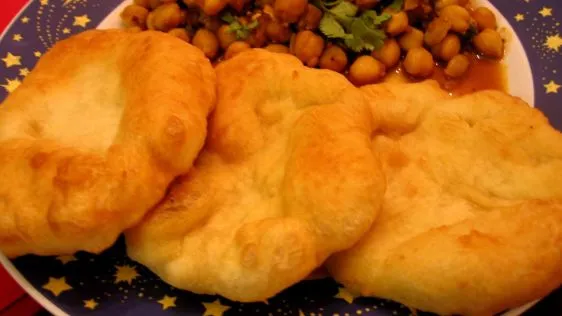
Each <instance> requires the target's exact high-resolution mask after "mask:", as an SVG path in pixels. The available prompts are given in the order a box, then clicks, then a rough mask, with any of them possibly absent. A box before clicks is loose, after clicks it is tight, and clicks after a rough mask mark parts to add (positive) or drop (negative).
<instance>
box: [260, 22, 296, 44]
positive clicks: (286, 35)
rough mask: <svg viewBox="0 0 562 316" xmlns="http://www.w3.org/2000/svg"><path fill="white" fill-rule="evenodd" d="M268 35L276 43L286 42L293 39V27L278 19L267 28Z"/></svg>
mask: <svg viewBox="0 0 562 316" xmlns="http://www.w3.org/2000/svg"><path fill="white" fill-rule="evenodd" d="M265 33H266V34H267V37H268V38H269V39H270V40H271V41H272V42H274V43H285V42H288V41H289V40H290V39H291V29H289V26H288V25H283V24H281V23H280V22H278V21H271V22H269V23H268V24H267V26H266V28H265Z"/></svg>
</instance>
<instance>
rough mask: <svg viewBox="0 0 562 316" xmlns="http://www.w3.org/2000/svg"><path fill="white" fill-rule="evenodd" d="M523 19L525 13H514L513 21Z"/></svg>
mask: <svg viewBox="0 0 562 316" xmlns="http://www.w3.org/2000/svg"><path fill="white" fill-rule="evenodd" d="M523 20H525V15H523V14H521V13H519V14H517V15H515V21H517V22H521V21H523Z"/></svg>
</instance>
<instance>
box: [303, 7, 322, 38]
mask: <svg viewBox="0 0 562 316" xmlns="http://www.w3.org/2000/svg"><path fill="white" fill-rule="evenodd" d="M321 19H322V11H320V9H318V8H317V7H316V6H314V5H312V4H308V5H307V6H306V12H305V13H304V15H303V16H302V17H301V19H300V20H299V24H298V29H299V31H302V30H315V29H317V28H318V26H319V25H320V20H321Z"/></svg>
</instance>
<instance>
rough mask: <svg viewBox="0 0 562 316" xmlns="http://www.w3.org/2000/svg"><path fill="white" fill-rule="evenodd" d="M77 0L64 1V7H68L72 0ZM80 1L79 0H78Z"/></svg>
mask: <svg viewBox="0 0 562 316" xmlns="http://www.w3.org/2000/svg"><path fill="white" fill-rule="evenodd" d="M76 1H77V0H64V3H63V4H62V6H63V7H66V6H67V5H69V4H71V3H72V2H76ZM78 1H79V0H78Z"/></svg>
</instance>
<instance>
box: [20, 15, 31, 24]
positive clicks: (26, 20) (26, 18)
mask: <svg viewBox="0 0 562 316" xmlns="http://www.w3.org/2000/svg"><path fill="white" fill-rule="evenodd" d="M27 22H29V18H28V17H26V16H24V17H23V18H21V23H23V24H27Z"/></svg>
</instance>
